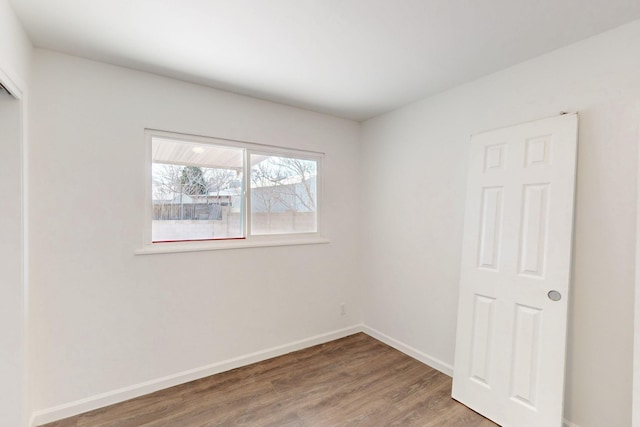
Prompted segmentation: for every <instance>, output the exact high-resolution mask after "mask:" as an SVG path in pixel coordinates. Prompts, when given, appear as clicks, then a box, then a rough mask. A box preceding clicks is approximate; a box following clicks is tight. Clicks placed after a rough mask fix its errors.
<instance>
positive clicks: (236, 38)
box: [11, 0, 640, 120]
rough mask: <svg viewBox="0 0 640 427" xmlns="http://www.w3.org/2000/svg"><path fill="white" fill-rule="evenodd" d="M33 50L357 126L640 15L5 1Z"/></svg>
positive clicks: (459, 3) (174, 1)
mask: <svg viewBox="0 0 640 427" xmlns="http://www.w3.org/2000/svg"><path fill="white" fill-rule="evenodd" d="M11 3H12V4H13V6H14V9H15V11H16V13H17V15H18V17H19V18H20V19H21V21H22V22H23V24H24V26H25V29H26V31H27V33H28V34H29V36H30V37H31V39H32V41H33V43H34V44H35V45H36V46H38V47H42V48H47V49H52V50H57V51H61V52H66V53H70V54H73V55H77V56H82V57H87V58H91V59H95V60H99V61H104V62H108V63H112V64H117V65H123V66H126V67H131V68H135V69H140V70H146V71H150V72H154V73H157V74H162V75H167V76H170V77H175V78H178V79H182V80H187V81H192V82H196V83H201V84H205V85H209V86H213V87H217V88H221V89H226V90H230V91H233V92H238V93H243V94H248V95H252V96H256V97H259V98H263V99H268V100H273V101H276V102H282V103H286V104H290V105H294V106H297V107H302V108H308V109H311V110H315V111H320V112H325V113H329V114H333V115H337V116H341V117H346V118H351V119H356V120H363V119H367V118H370V117H373V116H375V115H378V114H380V113H383V112H386V111H390V110H393V109H395V108H397V107H399V106H402V105H405V104H407V103H410V102H412V101H415V100H418V99H420V98H423V97H425V96H429V95H432V94H434V93H437V92H439V91H442V90H445V89H447V88H451V87H454V86H456V85H459V84H461V83H464V82H467V81H470V80H473V79H476V78H478V77H480V76H483V75H486V74H489V73H491V72H494V71H497V70H500V69H503V68H506V67H508V66H510V65H513V64H516V63H518V62H522V61H524V60H526V59H529V58H532V57H535V56H538V55H541V54H543V53H545V52H549V51H552V50H554V49H557V48H560V47H562V46H566V45H568V44H570V43H573V42H575V41H578V40H581V39H584V38H586V37H589V36H592V35H595V34H597V33H600V32H602V31H605V30H608V29H611V28H614V27H616V26H619V25H621V24H624V23H626V22H630V21H632V20H635V19H639V18H640V1H638V0H482V1H480V0H11Z"/></svg>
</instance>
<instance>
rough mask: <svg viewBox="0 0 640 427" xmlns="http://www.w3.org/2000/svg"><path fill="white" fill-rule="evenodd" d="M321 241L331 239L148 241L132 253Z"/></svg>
mask: <svg viewBox="0 0 640 427" xmlns="http://www.w3.org/2000/svg"><path fill="white" fill-rule="evenodd" d="M323 243H331V241H330V240H329V239H326V238H324V237H302V236H299V235H297V236H296V237H295V238H294V237H292V238H286V237H284V238H279V236H278V237H270V238H269V239H256V238H252V239H248V238H247V239H237V240H236V239H231V240H217V241H202V242H195V241H194V242H177V243H171V242H167V243H150V244H147V245H144V247H142V248H141V249H137V250H136V251H135V252H134V253H135V254H136V255H150V254H167V253H174V252H197V251H215V250H222V249H242V248H266V247H271V246H293V245H318V244H323Z"/></svg>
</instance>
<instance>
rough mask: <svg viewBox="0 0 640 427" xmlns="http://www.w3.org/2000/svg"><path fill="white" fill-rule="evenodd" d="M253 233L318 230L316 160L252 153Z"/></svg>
mask: <svg viewBox="0 0 640 427" xmlns="http://www.w3.org/2000/svg"><path fill="white" fill-rule="evenodd" d="M250 162H251V234H285V233H314V232H316V231H317V229H318V227H317V202H318V200H317V178H318V175H317V174H318V162H317V161H316V160H306V159H296V158H291V157H278V156H268V155H258V154H251V156H250Z"/></svg>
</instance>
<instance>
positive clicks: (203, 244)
mask: <svg viewBox="0 0 640 427" xmlns="http://www.w3.org/2000/svg"><path fill="white" fill-rule="evenodd" d="M154 138H162V139H169V140H175V141H182V142H194V143H199V144H210V145H217V146H223V147H231V148H240V149H242V150H243V176H242V180H243V187H244V188H243V192H242V200H243V208H242V210H241V211H242V219H241V221H242V226H243V234H244V237H240V238H233V239H210V240H185V241H175V242H153V239H152V224H153V196H152V184H153V183H152V164H153V159H152V141H153V139H154ZM144 144H145V156H144V158H145V167H144V174H145V178H144V186H145V192H144V194H145V195H144V209H143V212H144V222H143V227H144V230H143V233H142V234H143V242H142V247H141V248H140V249H137V250H136V251H135V253H136V254H140V255H144V254H153V253H167V252H193V251H208V250H219V249H238V248H255V247H268V246H286V245H309V244H319V243H329V240H328V239H327V238H325V237H324V236H323V231H324V224H323V223H324V214H323V210H324V197H323V188H324V183H323V181H324V164H323V163H324V157H325V154H324V153H322V152H316V151H310V150H300V149H293V148H286V147H280V146H274V145H266V144H258V143H254V142H246V141H238V140H232V139H227V138H220V137H208V136H200V135H193V134H185V133H178V132H170V131H163V130H157V129H145V131H144ZM252 154H254V155H267V156H279V157H289V158H296V159H301V160H312V161H315V162H316V165H317V175H316V231H315V232H306V233H285V234H259V235H253V234H251V165H250V163H249V161H250V156H251V155H252Z"/></svg>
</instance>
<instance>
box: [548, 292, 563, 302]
mask: <svg viewBox="0 0 640 427" xmlns="http://www.w3.org/2000/svg"><path fill="white" fill-rule="evenodd" d="M547 296H548V297H549V299H550V300H551V301H560V299H561V298H562V295H561V294H560V292H558V291H549V293H548V294H547Z"/></svg>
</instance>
